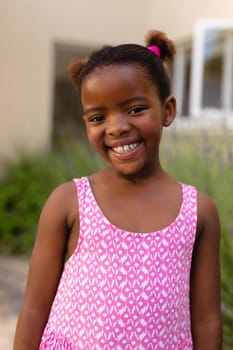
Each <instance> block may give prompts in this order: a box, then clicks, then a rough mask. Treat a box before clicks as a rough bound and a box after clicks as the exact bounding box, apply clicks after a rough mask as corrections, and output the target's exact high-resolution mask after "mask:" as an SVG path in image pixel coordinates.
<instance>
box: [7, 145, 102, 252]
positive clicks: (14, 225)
mask: <svg viewBox="0 0 233 350" xmlns="http://www.w3.org/2000/svg"><path fill="white" fill-rule="evenodd" d="M100 166H101V162H100V160H99V158H97V157H96V156H95V155H94V154H93V153H91V152H90V150H89V149H88V148H87V147H84V146H83V145H79V146H77V145H76V146H73V147H72V146H71V145H69V146H64V145H63V146H62V147H59V149H57V151H55V152H50V153H48V154H47V155H39V156H34V157H33V158H29V157H27V156H25V155H21V156H20V157H19V161H18V162H17V164H12V163H8V164H6V165H5V169H4V170H5V171H4V174H5V176H4V179H2V181H1V183H0V187H1V188H0V222H1V226H0V252H4V253H13V254H22V253H30V251H31V248H32V244H33V241H34V238H35V232H36V228H37V222H38V219H39V214H40V211H41V209H42V206H43V204H44V202H45V200H46V198H47V197H48V195H49V193H50V192H51V191H52V190H53V188H54V187H55V186H57V185H58V184H60V183H62V182H65V181H70V180H71V179H72V178H74V177H80V176H83V175H86V174H90V173H91V172H93V171H95V170H96V169H98V168H99V167H100Z"/></svg>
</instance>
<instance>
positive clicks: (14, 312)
mask: <svg viewBox="0 0 233 350" xmlns="http://www.w3.org/2000/svg"><path fill="white" fill-rule="evenodd" d="M27 271H28V260H26V259H22V258H16V257H8V256H0V350H12V347H13V339H14V333H15V326H16V321H17V318H18V314H19V310H20V306H21V302H22V297H23V293H24V289H25V283H26V277H27Z"/></svg>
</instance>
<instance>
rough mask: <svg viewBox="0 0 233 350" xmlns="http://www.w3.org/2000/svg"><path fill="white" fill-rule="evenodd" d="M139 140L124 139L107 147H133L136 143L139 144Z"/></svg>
mask: <svg viewBox="0 0 233 350" xmlns="http://www.w3.org/2000/svg"><path fill="white" fill-rule="evenodd" d="M139 142H140V141H139V140H135V139H134V140H132V139H122V140H118V141H114V142H109V143H105V145H106V147H108V148H115V147H121V146H126V145H132V144H134V143H139Z"/></svg>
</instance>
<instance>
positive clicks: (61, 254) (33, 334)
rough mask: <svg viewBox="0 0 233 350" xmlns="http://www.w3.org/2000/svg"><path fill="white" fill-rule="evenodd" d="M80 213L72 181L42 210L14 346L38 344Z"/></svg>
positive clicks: (56, 192)
mask: <svg viewBox="0 0 233 350" xmlns="http://www.w3.org/2000/svg"><path fill="white" fill-rule="evenodd" d="M77 213H78V207H77V197H76V191H75V186H74V184H73V183H72V182H70V183H66V184H63V185H61V186H59V187H57V188H56V189H55V190H54V191H53V192H52V193H51V195H50V196H49V198H48V200H47V201H46V203H45V205H44V207H43V209H42V212H41V215H40V219H39V223H38V229H37V234H36V239H35V243H34V247H33V251H32V255H31V259H30V265H29V273H28V280H27V286H26V291H25V296H24V301H23V305H22V309H21V313H20V317H19V320H18V325H17V330H16V337H15V348H14V349H20V350H21V349H36V348H37V346H38V342H39V340H40V337H41V334H42V331H43V328H44V326H45V323H46V321H47V318H48V315H49V311H50V307H51V304H52V301H53V299H54V296H55V294H56V290H57V286H58V283H59V280H60V277H61V274H62V271H63V266H64V261H65V255H66V248H67V240H68V237H69V231H70V230H71V229H72V224H73V222H75V224H76V225H75V226H76V227H77V220H78V217H79V216H78V214H77ZM29 344H30V345H29ZM32 344H33V345H32Z"/></svg>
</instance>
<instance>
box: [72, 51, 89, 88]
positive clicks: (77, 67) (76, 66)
mask: <svg viewBox="0 0 233 350" xmlns="http://www.w3.org/2000/svg"><path fill="white" fill-rule="evenodd" d="M88 59H89V58H88V57H85V58H83V59H82V60H80V61H75V60H73V61H71V63H70V64H69V66H68V73H69V77H70V79H71V81H72V82H73V84H74V86H75V87H77V85H78V76H79V73H80V71H81V70H82V68H83V67H84V66H85V65H86V63H87V61H88Z"/></svg>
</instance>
